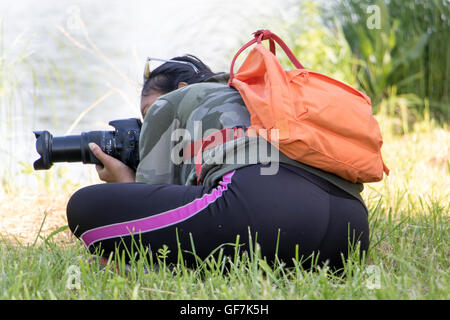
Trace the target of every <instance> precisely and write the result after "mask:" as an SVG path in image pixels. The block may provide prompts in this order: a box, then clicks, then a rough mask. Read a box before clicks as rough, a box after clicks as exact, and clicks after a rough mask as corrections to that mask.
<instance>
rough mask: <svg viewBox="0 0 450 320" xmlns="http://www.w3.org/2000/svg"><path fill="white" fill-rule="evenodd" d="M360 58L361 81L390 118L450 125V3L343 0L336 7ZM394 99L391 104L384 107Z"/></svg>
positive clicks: (346, 35)
mask: <svg viewBox="0 0 450 320" xmlns="http://www.w3.org/2000/svg"><path fill="white" fill-rule="evenodd" d="M336 15H337V16H338V17H339V21H340V23H341V24H342V26H343V31H344V34H345V38H346V39H347V42H348V43H349V45H350V47H351V50H352V52H353V54H354V55H355V56H356V57H357V58H358V68H357V79H358V84H359V85H360V86H361V88H362V89H363V90H364V91H365V92H366V93H367V94H368V95H369V96H370V97H371V98H372V100H373V103H374V107H375V108H374V110H375V112H378V111H379V110H380V107H382V104H383V103H384V104H385V105H386V104H387V105H389V106H390V108H388V109H387V110H384V111H385V112H388V115H390V116H397V117H399V118H401V119H402V121H404V122H405V121H407V119H406V118H405V117H406V115H405V108H406V109H407V111H408V113H409V117H412V118H413V120H414V119H423V115H424V112H425V109H426V108H429V109H428V112H430V113H431V115H432V116H433V117H436V118H438V119H439V120H442V121H444V122H447V121H449V120H450V100H449V92H450V88H449V81H448V79H449V78H450V51H449V47H448V43H450V3H449V2H448V1H439V0H432V1H430V0H408V1H387V0H377V1H369V0H361V1H360V0H343V1H339V2H336V3H335V5H334V6H333V16H336ZM384 99H389V100H390V101H389V102H383V100H384Z"/></svg>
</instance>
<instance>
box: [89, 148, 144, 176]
mask: <svg viewBox="0 0 450 320" xmlns="http://www.w3.org/2000/svg"><path fill="white" fill-rule="evenodd" d="M89 148H90V149H91V151H92V153H93V154H94V155H95V156H96V157H97V159H98V160H100V161H101V162H102V163H103V166H102V165H99V164H96V165H95V169H97V173H98V176H99V178H100V180H102V181H105V182H136V172H134V171H133V169H131V168H130V167H128V166H127V165H126V164H124V163H123V162H121V161H119V160H117V159H116V158H113V157H111V156H109V155H107V154H106V153H104V152H103V151H102V149H101V148H100V147H99V146H98V145H96V144H95V143H93V142H91V143H89Z"/></svg>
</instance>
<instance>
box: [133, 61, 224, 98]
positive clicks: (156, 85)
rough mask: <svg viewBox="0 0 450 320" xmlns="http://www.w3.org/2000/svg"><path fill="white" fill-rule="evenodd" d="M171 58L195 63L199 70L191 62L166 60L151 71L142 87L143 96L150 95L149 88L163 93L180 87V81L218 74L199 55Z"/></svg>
mask: <svg viewBox="0 0 450 320" xmlns="http://www.w3.org/2000/svg"><path fill="white" fill-rule="evenodd" d="M170 60H177V61H186V62H189V63H192V64H193V65H195V67H196V68H197V69H198V72H196V70H195V69H194V68H193V67H192V66H191V65H189V64H185V63H172V62H166V63H164V64H162V65H160V66H159V67H158V68H156V69H155V70H153V71H151V73H150V75H149V78H148V79H147V80H146V81H145V83H144V86H143V87H142V96H146V95H148V91H149V90H155V91H158V92H161V93H163V94H165V93H168V92H171V91H173V90H176V89H178V83H180V82H186V83H187V84H192V83H198V82H202V81H205V80H207V79H208V78H210V77H212V76H214V75H216V74H215V73H214V72H212V71H211V69H210V68H209V67H208V66H207V65H205V64H204V63H203V62H202V61H201V60H200V59H198V58H197V57H195V56H193V55H190V54H187V55H184V56H180V57H175V58H172V59H170Z"/></svg>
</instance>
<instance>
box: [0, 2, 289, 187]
mask: <svg viewBox="0 0 450 320" xmlns="http://www.w3.org/2000/svg"><path fill="white" fill-rule="evenodd" d="M296 8H297V6H296V5H295V1H294V2H293V1H290V0H284V1H280V0H278V1H269V0H248V1H242V0H241V1H236V0H227V1H223V0H221V1H219V0H196V1H195V0H192V1H180V0H172V1H148V0H147V1H144V0H131V1H111V0H96V1H92V0H91V1H88V0H81V1H55V0H40V1H32V0H18V1H15V2H14V4H12V3H11V2H10V1H3V0H2V1H0V19H1V27H2V32H1V34H0V37H1V39H0V40H1V41H0V49H1V50H2V51H1V52H0V57H2V59H3V61H4V62H5V61H6V63H10V64H13V65H14V67H13V68H11V69H5V68H3V70H4V71H3V75H2V74H1V73H0V81H4V83H9V84H10V85H11V83H13V85H11V86H12V89H10V92H9V94H8V93H6V94H5V93H4V92H3V98H2V99H1V100H0V103H1V104H0V135H1V137H2V140H3V143H2V144H1V146H0V151H1V153H2V157H0V164H1V167H2V170H3V174H4V172H5V170H7V171H8V172H9V173H10V174H12V175H13V176H14V179H16V182H17V183H21V182H26V183H28V182H27V179H28V178H27V177H28V176H29V175H23V174H20V171H21V169H22V168H23V167H22V166H21V165H19V164H18V163H19V162H20V161H23V162H24V163H26V164H29V165H32V163H33V161H34V160H35V159H37V153H36V151H35V138H34V134H33V133H32V131H33V130H44V129H45V130H48V131H50V132H51V133H52V134H53V135H64V134H67V133H69V132H68V130H69V128H71V126H73V124H74V122H75V120H76V119H77V117H79V116H80V114H82V113H83V111H86V109H87V108H89V107H90V106H91V107H92V104H94V103H95V102H96V101H98V100H99V99H100V98H102V97H105V98H104V99H103V100H102V101H101V102H100V103H98V104H97V105H95V107H93V108H92V110H90V111H89V112H88V113H87V114H86V115H85V116H84V117H83V118H82V119H80V121H79V122H78V123H77V124H76V125H75V126H73V128H72V130H71V133H72V134H79V133H80V132H83V131H91V130H105V129H109V128H110V127H108V125H107V123H108V122H109V121H110V120H114V119H121V118H129V117H139V116H140V115H139V108H138V106H139V93H140V87H141V85H142V83H141V82H142V71H143V66H144V62H145V59H146V57H147V56H152V57H159V58H166V59H169V58H171V57H174V56H177V55H182V54H186V53H191V54H194V55H196V56H198V57H199V58H201V59H202V60H203V61H205V62H206V63H207V64H208V65H209V66H210V67H211V69H213V71H228V68H229V63H230V61H231V58H232V56H233V55H234V53H235V51H236V50H237V49H238V48H239V47H240V46H241V45H242V44H243V43H244V42H246V41H248V40H249V39H250V38H251V33H252V32H254V31H256V30H257V29H262V28H265V29H271V30H272V31H274V32H276V33H279V34H283V33H284V32H286V30H285V29H283V28H284V25H285V22H286V21H287V20H289V19H295V18H296V13H295V10H296ZM85 32H87V35H88V36H86V33H85ZM21 56H26V59H24V60H23V61H19V62H14V61H15V59H17V58H19V57H21ZM5 70H6V71H5ZM5 79H6V80H5ZM105 95H106V96H105ZM0 96H1V94H0ZM61 165H62V164H57V165H55V166H61ZM67 166H68V168H70V170H69V171H70V175H71V178H72V179H74V180H83V179H85V178H86V174H88V175H91V174H92V170H93V168H92V167H93V166H83V165H82V164H69V165H67ZM87 167H89V168H87ZM1 174H2V171H1V170H0V175H1Z"/></svg>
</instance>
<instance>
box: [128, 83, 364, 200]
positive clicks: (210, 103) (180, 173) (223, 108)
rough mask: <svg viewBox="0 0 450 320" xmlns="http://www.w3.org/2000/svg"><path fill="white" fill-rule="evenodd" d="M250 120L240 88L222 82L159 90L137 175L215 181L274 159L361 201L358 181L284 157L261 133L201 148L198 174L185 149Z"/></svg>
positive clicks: (159, 180) (150, 179) (154, 180)
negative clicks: (215, 132)
mask: <svg viewBox="0 0 450 320" xmlns="http://www.w3.org/2000/svg"><path fill="white" fill-rule="evenodd" d="M249 126H250V115H249V113H248V110H247V108H246V107H245V104H244V101H243V100H242V98H241V96H240V94H239V92H238V91H237V90H235V89H234V88H230V87H229V86H227V85H226V84H223V83H213V82H206V83H197V84H192V85H188V86H185V87H183V88H180V89H178V90H175V91H172V92H170V93H168V94H166V95H163V96H161V97H159V98H158V100H156V101H155V103H154V104H153V105H152V106H151V107H150V109H149V110H148V111H147V113H146V115H145V118H144V121H143V125H142V128H141V136H140V140H139V144H140V145H139V156H140V163H139V166H138V168H137V171H136V181H137V182H144V183H149V184H179V185H195V184H197V180H198V179H199V180H200V184H202V185H206V186H215V185H216V184H217V181H218V180H219V179H220V178H221V177H222V176H223V175H224V174H226V173H228V172H230V171H232V170H235V169H238V168H241V167H244V166H248V165H250V164H255V163H268V164H271V167H270V168H266V169H265V170H266V171H267V172H266V173H264V172H261V174H273V173H276V171H274V170H271V168H272V169H275V170H276V169H277V167H276V166H272V165H273V164H277V163H287V164H291V165H294V166H297V167H301V168H303V169H305V170H306V171H308V172H310V173H313V174H315V175H317V176H320V177H322V178H324V179H325V180H327V181H329V182H331V183H333V184H334V185H336V186H338V187H339V188H341V189H343V190H344V191H346V192H348V193H349V194H351V195H353V196H354V197H355V198H357V199H358V200H360V201H361V203H362V204H363V205H364V202H363V200H362V198H361V195H360V192H361V191H362V189H363V186H362V184H353V183H351V182H349V181H346V180H344V179H341V178H339V177H338V176H336V175H334V174H331V173H328V172H325V171H322V170H320V169H317V168H313V167H310V166H307V165H305V164H302V163H300V162H298V161H295V160H292V159H290V158H288V157H286V156H285V155H284V154H282V153H281V152H279V151H278V149H276V148H275V147H273V146H272V145H270V144H269V143H267V141H266V140H265V139H263V138H258V137H249V136H243V137H240V138H237V139H235V140H232V141H228V142H226V143H223V144H220V145H218V146H215V147H213V148H210V149H208V150H205V151H204V152H203V153H202V154H201V159H200V160H201V163H202V170H201V176H200V178H199V177H198V176H197V174H196V171H195V162H196V158H195V153H196V152H194V154H192V155H191V154H186V150H188V149H189V146H191V144H192V142H194V141H199V140H201V139H202V138H204V137H205V136H207V135H208V134H209V133H212V132H214V131H217V130H221V129H224V128H233V127H241V128H247V127H249Z"/></svg>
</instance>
